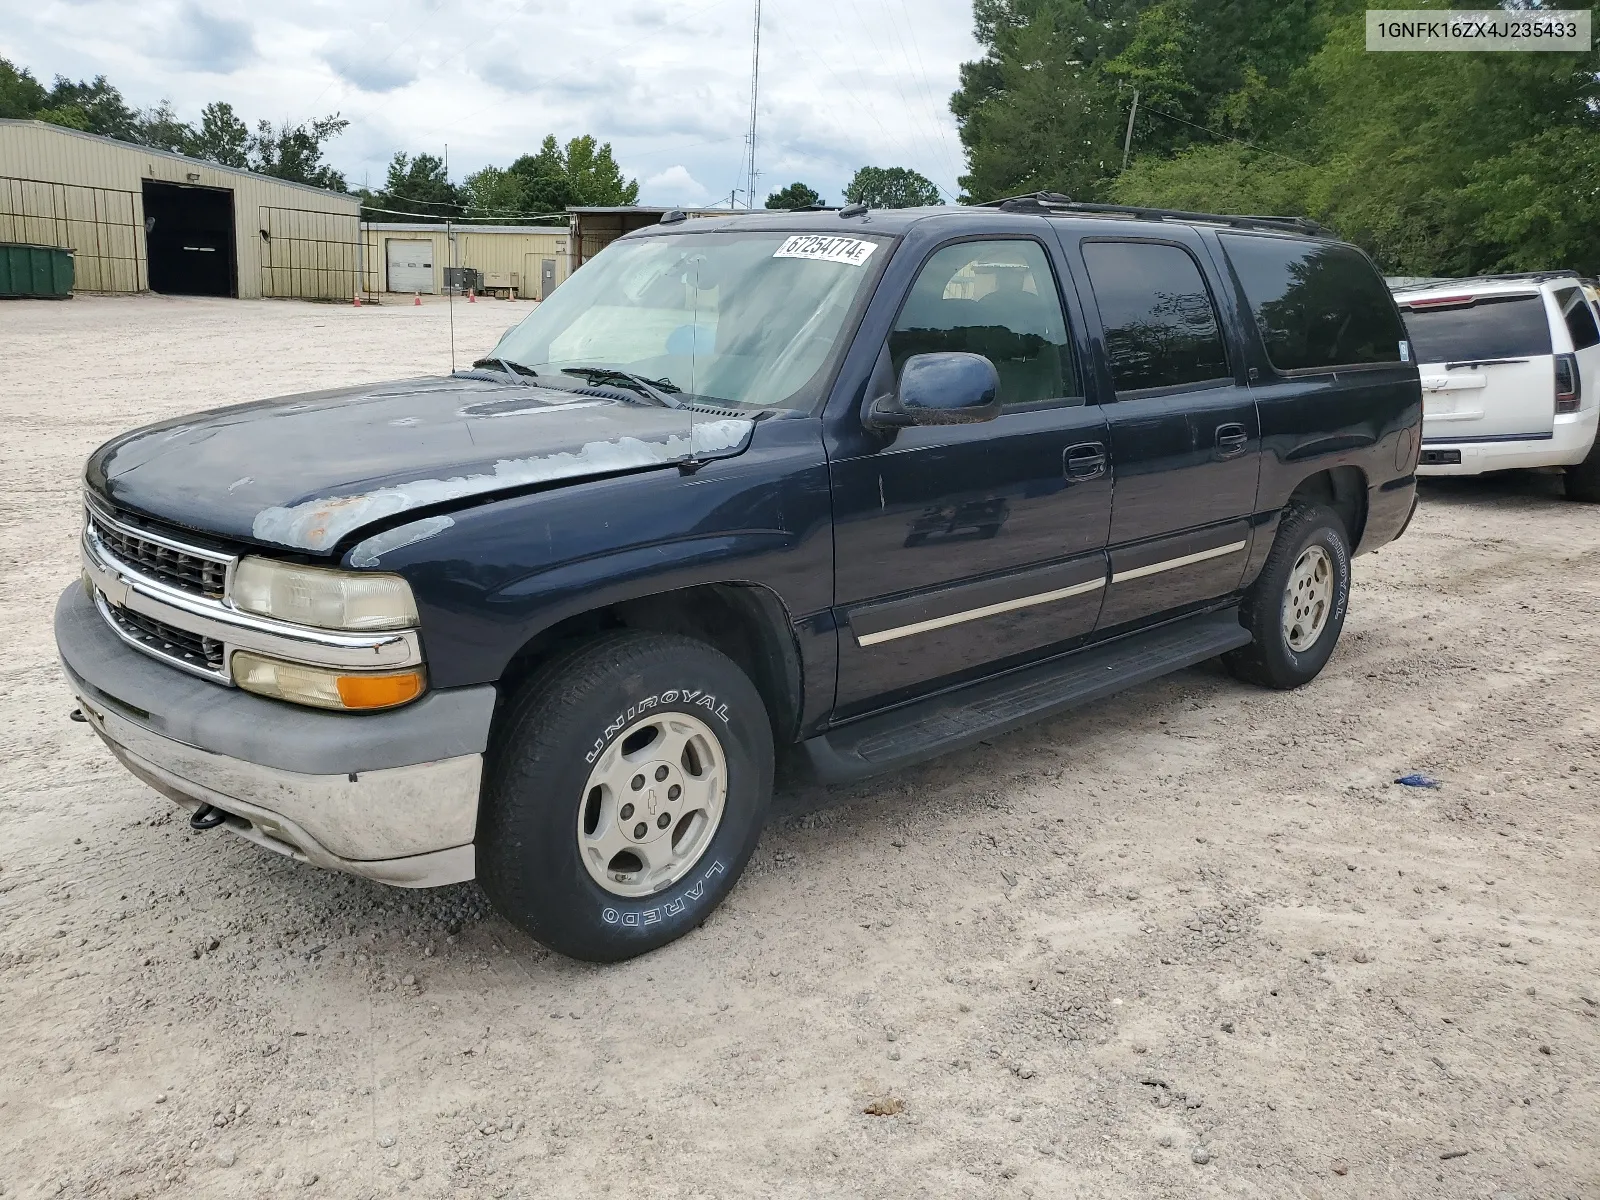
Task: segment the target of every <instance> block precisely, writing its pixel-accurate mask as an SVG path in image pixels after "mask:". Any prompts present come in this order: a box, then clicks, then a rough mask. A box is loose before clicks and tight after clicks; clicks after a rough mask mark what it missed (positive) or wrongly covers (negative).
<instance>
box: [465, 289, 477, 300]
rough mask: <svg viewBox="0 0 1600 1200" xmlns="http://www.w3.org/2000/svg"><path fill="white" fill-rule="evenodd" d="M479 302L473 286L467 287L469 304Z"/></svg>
mask: <svg viewBox="0 0 1600 1200" xmlns="http://www.w3.org/2000/svg"><path fill="white" fill-rule="evenodd" d="M477 302H478V298H477V296H475V295H473V294H472V289H471V288H468V289H467V303H468V304H476V303H477Z"/></svg>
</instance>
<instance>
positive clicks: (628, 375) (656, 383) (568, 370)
mask: <svg viewBox="0 0 1600 1200" xmlns="http://www.w3.org/2000/svg"><path fill="white" fill-rule="evenodd" d="M559 369H560V371H561V373H562V374H563V375H576V376H577V377H578V378H579V379H587V380H588V381H589V382H590V383H613V384H620V385H621V386H623V387H626V388H630V389H632V390H633V391H635V392H638V393H639V394H640V395H641V396H645V397H648V398H649V399H651V400H654V401H655V402H656V403H657V404H659V405H661V406H662V407H663V408H682V407H683V401H681V400H678V399H675V398H674V397H672V396H669V395H668V394H667V393H668V392H681V391H683V389H682V388H681V387H679V386H678V385H677V384H675V383H673V382H672V380H670V379H646V378H645V377H644V376H643V375H635V374H633V373H632V372H631V371H619V370H617V369H616V368H615V367H561V368H559Z"/></svg>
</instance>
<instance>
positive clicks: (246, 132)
mask: <svg viewBox="0 0 1600 1200" xmlns="http://www.w3.org/2000/svg"><path fill="white" fill-rule="evenodd" d="M183 152H184V153H185V154H187V155H189V156H191V157H193V158H205V159H209V160H211V161H212V162H214V163H220V164H221V165H222V166H224V167H243V166H246V165H247V164H248V163H249V161H250V128H249V126H247V125H246V124H245V123H244V122H243V121H241V120H240V119H239V117H238V115H237V114H236V113H235V112H234V111H233V105H231V104H226V103H224V102H223V101H221V100H218V101H216V102H214V103H212V104H208V105H206V106H205V108H203V109H201V110H200V128H199V129H197V130H190V131H189V139H188V141H187V142H186V143H185V145H184V151H183Z"/></svg>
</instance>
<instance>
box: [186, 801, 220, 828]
mask: <svg viewBox="0 0 1600 1200" xmlns="http://www.w3.org/2000/svg"><path fill="white" fill-rule="evenodd" d="M227 819H228V814H227V813H225V812H223V811H222V810H221V809H220V808H213V807H212V806H211V805H209V804H202V805H201V806H200V807H199V808H197V809H195V810H194V813H193V815H192V816H190V818H189V828H190V829H215V828H216V827H217V826H218V825H221V824H222V823H223V822H224V821H226V820H227Z"/></svg>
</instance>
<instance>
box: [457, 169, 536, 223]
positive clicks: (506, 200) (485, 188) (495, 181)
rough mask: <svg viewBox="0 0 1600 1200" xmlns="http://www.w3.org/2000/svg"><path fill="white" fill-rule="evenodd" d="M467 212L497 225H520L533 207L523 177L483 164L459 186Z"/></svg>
mask: <svg viewBox="0 0 1600 1200" xmlns="http://www.w3.org/2000/svg"><path fill="white" fill-rule="evenodd" d="M461 199H462V203H463V204H464V205H465V206H466V215H467V216H469V217H475V218H479V219H481V220H485V221H492V222H494V223H496V224H500V225H519V224H521V223H522V219H523V217H524V216H525V215H526V214H527V213H529V212H531V211H532V210H531V209H530V208H529V207H528V196H527V185H526V184H525V183H524V181H523V178H522V176H520V175H517V174H514V173H513V172H511V171H507V170H503V169H502V168H500V167H484V168H483V169H482V170H481V171H474V172H473V173H472V174H471V175H468V176H467V177H466V179H465V180H464V181H463V182H462V185H461Z"/></svg>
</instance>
